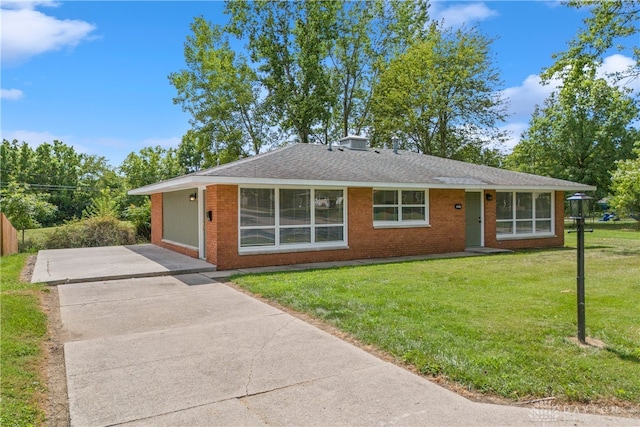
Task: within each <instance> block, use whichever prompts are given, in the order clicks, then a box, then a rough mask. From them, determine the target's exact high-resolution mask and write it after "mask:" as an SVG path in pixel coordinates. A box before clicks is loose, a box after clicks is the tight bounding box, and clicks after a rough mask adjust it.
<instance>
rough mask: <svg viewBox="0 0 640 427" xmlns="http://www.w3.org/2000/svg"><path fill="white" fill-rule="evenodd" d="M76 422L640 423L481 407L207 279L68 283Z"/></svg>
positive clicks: (65, 299)
mask: <svg viewBox="0 0 640 427" xmlns="http://www.w3.org/2000/svg"><path fill="white" fill-rule="evenodd" d="M58 290H59V298H60V306H61V317H62V322H63V327H64V331H65V334H66V340H65V344H64V354H65V362H66V370H67V383H68V395H69V406H70V416H71V424H72V425H73V426H106V425H132V426H150V425H152V426H214V425H220V426H229V425H232V426H245V425H246V426H265V425H278V426H338V425H352V426H374V425H379V426H385V425H410V426H415V425H421V426H467V425H476V426H519V425H526V426H541V427H542V426H549V425H553V426H568V425H571V426H574V425H580V426H584V425H592V426H605V425H611V426H622V425H628V426H636V427H638V426H639V425H640V420H637V419H636V420H634V419H626V418H613V417H602V416H594V415H582V414H577V413H575V412H562V411H556V410H553V409H552V408H549V409H530V408H517V407H511V406H500V405H490V404H480V403H474V402H471V401H469V400H467V399H465V398H463V397H461V396H459V395H457V394H455V393H453V392H450V391H448V390H446V389H444V388H441V387H439V386H437V385H435V384H434V383H432V382H430V381H428V380H426V379H424V378H422V377H419V376H417V375H414V374H412V373H410V372H408V371H406V370H404V369H402V368H399V367H397V366H395V365H393V364H390V363H387V362H384V361H382V360H380V359H378V358H376V357H374V356H372V355H370V354H368V353H366V352H364V351H362V350H360V349H358V348H356V347H354V346H352V345H350V344H348V343H346V342H344V341H342V340H340V339H338V338H336V337H334V336H332V335H330V334H327V333H325V332H323V331H321V330H319V329H317V328H315V327H313V326H311V325H309V324H307V323H305V322H303V321H301V320H299V319H297V318H295V317H292V316H291V315H289V314H286V313H284V312H282V311H280V310H278V309H276V308H274V307H272V306H269V305H267V304H264V303H262V302H260V301H258V300H256V299H254V298H251V297H250V296H248V295H246V294H244V293H242V292H239V291H237V290H235V289H233V288H231V287H229V286H227V285H225V284H223V283H218V282H215V281H213V280H211V279H210V278H208V277H206V276H205V275H203V274H188V275H176V276H164V277H150V278H135V279H127V280H111V281H104V282H93V283H77V284H67V285H61V286H58Z"/></svg>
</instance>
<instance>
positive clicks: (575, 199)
mask: <svg viewBox="0 0 640 427" xmlns="http://www.w3.org/2000/svg"><path fill="white" fill-rule="evenodd" d="M592 198H593V197H589V196H587V195H586V194H584V193H576V194H574V195H573V196H571V197H569V198H567V200H568V201H569V203H570V207H571V218H572V219H574V220H575V221H576V232H577V233H578V274H577V288H578V289H577V294H578V341H579V342H580V343H581V344H586V343H587V339H586V332H585V329H586V327H585V323H586V321H585V303H584V232H585V230H584V216H585V215H584V210H583V209H584V206H583V202H584V201H587V200H591V199H592Z"/></svg>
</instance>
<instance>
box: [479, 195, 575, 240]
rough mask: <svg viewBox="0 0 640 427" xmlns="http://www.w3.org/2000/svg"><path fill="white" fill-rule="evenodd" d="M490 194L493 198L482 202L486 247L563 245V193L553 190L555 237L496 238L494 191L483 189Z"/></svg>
mask: <svg viewBox="0 0 640 427" xmlns="http://www.w3.org/2000/svg"><path fill="white" fill-rule="evenodd" d="M485 194H491V195H492V196H493V200H491V201H488V200H486V199H485V202H484V219H485V221H484V227H485V228H484V233H485V235H484V236H485V237H484V245H485V246H486V247H488V248H499V249H511V250H515V249H526V248H556V247H562V246H564V193H563V192H562V191H556V192H555V195H556V197H555V237H545V238H534V239H516V240H498V239H496V192H495V191H485Z"/></svg>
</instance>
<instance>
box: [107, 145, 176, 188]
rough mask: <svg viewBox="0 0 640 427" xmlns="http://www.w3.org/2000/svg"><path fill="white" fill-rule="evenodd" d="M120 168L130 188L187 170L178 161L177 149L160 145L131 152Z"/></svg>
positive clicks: (162, 179) (165, 178)
mask: <svg viewBox="0 0 640 427" xmlns="http://www.w3.org/2000/svg"><path fill="white" fill-rule="evenodd" d="M119 169H120V172H121V173H122V174H123V175H124V176H125V177H126V180H127V185H128V188H138V187H143V186H145V185H149V184H154V183H156V182H159V181H164V180H167V179H170V178H174V177H176V176H179V175H182V174H183V173H184V172H185V171H184V168H183V167H182V165H180V163H179V161H178V157H177V154H176V150H175V149H173V148H169V149H165V148H162V147H160V146H159V145H158V146H155V147H145V148H143V149H141V150H140V151H139V152H138V153H130V154H129V155H128V156H127V157H126V158H125V159H124V161H123V162H122V164H121V165H120V168H119Z"/></svg>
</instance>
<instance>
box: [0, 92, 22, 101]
mask: <svg viewBox="0 0 640 427" xmlns="http://www.w3.org/2000/svg"><path fill="white" fill-rule="evenodd" d="M23 96H24V92H22V91H21V90H20V89H0V99H8V100H10V101H15V100H16V99H20V98H22V97H23Z"/></svg>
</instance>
